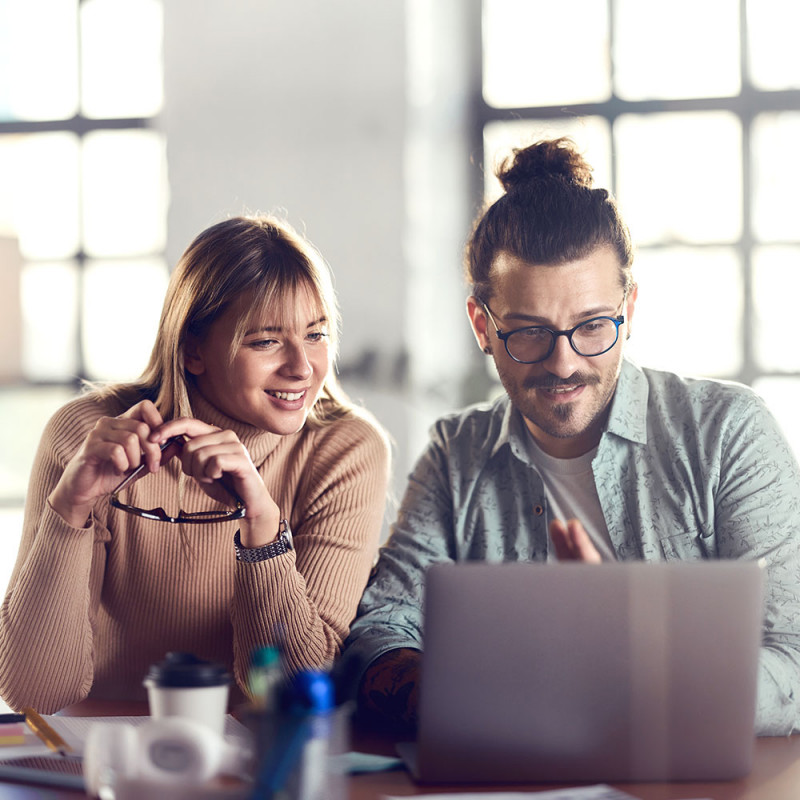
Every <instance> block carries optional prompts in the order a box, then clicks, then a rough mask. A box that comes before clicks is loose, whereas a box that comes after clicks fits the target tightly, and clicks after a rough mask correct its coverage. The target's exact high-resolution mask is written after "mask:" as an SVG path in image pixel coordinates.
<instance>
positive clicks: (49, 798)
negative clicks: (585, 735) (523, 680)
mask: <svg viewBox="0 0 800 800" xmlns="http://www.w3.org/2000/svg"><path fill="white" fill-rule="evenodd" d="M64 713H67V714H69V715H72V716H108V715H110V716H116V715H136V714H146V713H147V708H146V706H144V705H143V704H141V703H99V702H97V701H87V702H84V703H81V704H79V705H77V706H73V707H71V708H69V709H66V710H65V712H64ZM353 748H354V749H359V750H363V751H367V752H378V753H390V752H391V749H392V743H391V740H389V739H382V740H378V739H376V738H375V737H373V736H371V735H369V734H365V733H362V732H359V731H356V732H355V733H354V737H353ZM567 785H570V784H535V785H519V784H514V785H513V786H510V785H508V784H506V785H491V786H481V787H475V786H473V787H469V786H464V785H457V786H432V785H417V784H415V783H414V781H413V780H412V779H411V778H410V776H409V775H408V773H406V772H404V771H396V772H382V773H374V774H370V775H357V776H354V777H353V778H351V780H350V798H349V800H379V799H380V798H381V797H382V796H383V795H396V796H398V797H413V796H414V795H420V794H447V793H452V792H465V791H467V790H468V789H472V790H473V791H476V790H478V789H480V791H506V792H507V791H541V790H544V789H553V788H557V787H559V786H567ZM615 785H616V786H617V787H618V788H619V789H621V790H622V791H625V792H627V793H628V794H630V795H633V797H636V798H639V800H682V798H693V799H694V798H710V800H794V798H800V735H796V736H790V737H782V738H777V737H774V738H773V737H769V738H761V739H757V740H756V749H755V758H754V762H753V769H752V771H751V773H750V775H748V776H747V777H746V778H742V779H740V780H736V781H725V782H721V783H720V782H718V783H619V784H615ZM84 797H85V795H84V794H83V793H82V792H77V791H72V790H68V789H45V788H43V787H38V786H37V787H34V786H24V785H21V784H12V783H0V798H2V800H76V798H84Z"/></svg>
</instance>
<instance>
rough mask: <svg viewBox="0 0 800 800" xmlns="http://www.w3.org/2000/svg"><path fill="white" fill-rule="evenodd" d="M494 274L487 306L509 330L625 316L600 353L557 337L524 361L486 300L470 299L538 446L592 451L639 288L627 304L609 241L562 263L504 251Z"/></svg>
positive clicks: (562, 453)
mask: <svg viewBox="0 0 800 800" xmlns="http://www.w3.org/2000/svg"><path fill="white" fill-rule="evenodd" d="M491 276H492V277H491V282H492V290H493V291H492V296H491V299H490V300H489V306H490V308H491V310H492V314H493V315H494V318H495V321H496V323H497V326H498V328H499V329H500V330H501V331H502V332H504V333H505V332H508V331H513V330H515V329H517V328H523V327H526V326H531V325H543V326H546V327H548V328H552V329H553V330H556V331H560V330H569V329H570V328H573V327H575V326H576V325H578V324H579V323H581V322H585V321H586V320H588V319H591V318H592V317H598V316H607V317H614V316H616V315H618V314H623V315H624V316H625V322H624V324H623V325H621V326H620V328H619V339H618V340H617V343H616V344H615V345H614V346H613V347H612V348H611V349H610V350H609V351H608V352H606V353H603V354H602V355H599V356H594V357H586V356H581V355H579V354H578V353H576V352H575V350H573V349H572V347H571V346H570V343H569V341H568V339H567V337H566V336H559V337H557V338H556V344H555V349H554V350H553V352H552V353H551V354H550V355H549V356H548V357H547V358H546V359H545V360H544V361H540V362H539V363H537V364H520V363H518V362H517V361H514V359H512V358H511V356H509V355H508V353H507V352H506V349H505V346H504V344H503V342H502V341H501V340H500V339H498V337H497V334H496V332H495V328H494V325H493V324H492V322H491V320H489V319H488V317H487V315H486V312H485V311H484V309H483V306H482V305H480V304H479V303H478V302H477V301H476V300H475V298H470V299H469V300H468V301H467V307H468V312H469V315H470V320H471V322H472V326H473V330H474V332H475V336H476V337H477V339H478V343H479V344H480V346H481V348H483V349H485V348H486V347H489V348H490V349H491V352H492V356H493V357H494V361H495V365H496V366H497V372H498V374H499V375H500V380H501V381H502V383H503V386H504V387H505V390H506V392H508V395H509V397H510V398H511V402H512V403H513V404H514V406H515V407H516V408H517V409H518V410H519V411H520V412H521V413H522V415H523V416H524V418H525V422H526V424H527V426H528V429H529V430H530V432H531V434H532V435H533V437H534V438H535V439H536V441H537V442H538V444H539V446H540V447H541V448H542V449H543V450H544V451H545V452H546V453H549V454H550V455H552V456H555V457H557V458H574V457H576V456H579V455H582V454H583V453H586V452H588V451H589V450H591V449H592V448H593V447H595V446H596V445H597V444H598V443H599V441H600V436H601V433H602V430H603V425H604V424H605V421H606V417H607V415H608V408H609V404H610V402H611V398H612V396H613V395H614V390H615V388H616V386H617V379H618V378H619V373H620V369H621V366H622V353H623V349H624V342H625V338H626V337H627V335H628V331H629V329H630V328H629V326H630V320H631V318H632V316H633V308H634V302H635V300H636V288H635V287H634V288H633V289H632V290H631V291H629V292H628V296H627V298H626V302H625V304H624V307H623V306H622V300H623V289H622V287H621V286H620V273H619V261H618V259H617V256H616V254H615V253H614V251H613V250H612V249H611V248H608V247H601V248H598V249H597V250H595V251H594V252H593V253H591V254H590V255H589V256H587V257H586V258H583V259H580V260H578V261H572V262H569V263H567V264H563V265H560V266H547V265H538V264H529V263H527V262H525V261H522V260H521V259H518V258H516V257H515V256H512V255H510V254H508V253H502V252H501V253H500V254H498V256H497V258H496V259H495V261H494V264H493V265H492V272H491Z"/></svg>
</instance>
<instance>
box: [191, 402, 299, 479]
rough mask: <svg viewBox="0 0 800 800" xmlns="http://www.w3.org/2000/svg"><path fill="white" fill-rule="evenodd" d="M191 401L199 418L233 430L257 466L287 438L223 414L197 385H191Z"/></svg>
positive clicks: (193, 409)
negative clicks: (204, 395)
mask: <svg viewBox="0 0 800 800" xmlns="http://www.w3.org/2000/svg"><path fill="white" fill-rule="evenodd" d="M189 402H190V403H191V405H192V413H193V414H194V416H195V417H196V418H197V419H199V420H201V421H202V422H207V423H208V424H209V425H216V426H217V427H218V428H222V429H223V430H232V431H233V432H234V433H235V434H236V435H237V436H238V437H239V441H240V442H241V443H242V444H243V445H244V446H245V447H246V448H247V452H248V453H250V458H252V459H253V463H254V464H255V465H256V466H260V465H261V464H263V463H264V460H265V459H266V458H267V456H268V455H269V454H270V453H271V452H272V451H273V450H274V449H275V447H276V446H277V445H278V442H280V441H281V439H284V438H285V437H283V436H281V435H280V434H277V433H270V432H269V431H265V430H262V429H261V428H256V427H254V426H253V425H248V424H247V423H245V422H239V420H236V419H233V418H232V417H229V416H227V415H226V414H223V412H222V411H220V410H219V409H218V408H217V407H216V406H215V405H212V404H211V403H209V402H208V400H206V399H205V397H203V395H202V394H201V393H200V391H199V390H198V389H197V387H195V386H190V387H189ZM289 435H290V436H297V434H289Z"/></svg>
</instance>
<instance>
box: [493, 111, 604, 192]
mask: <svg viewBox="0 0 800 800" xmlns="http://www.w3.org/2000/svg"><path fill="white" fill-rule="evenodd" d="M559 136H570V137H572V139H573V140H574V141H575V143H576V144H577V145H578V147H579V148H580V150H581V152H582V153H583V155H584V156H585V158H586V160H587V161H588V162H589V164H591V165H592V167H594V173H593V175H594V183H595V186H600V187H603V188H604V189H606V188H610V187H611V134H610V131H609V127H608V122H607V121H606V120H605V119H602V118H601V117H583V118H578V117H571V118H569V119H558V120H515V121H513V122H490V123H489V124H488V125H486V126H485V127H484V129H483V152H484V157H483V163H484V181H485V187H484V193H485V195H486V199H487V200H488V201H489V202H492V201H494V200H496V199H497V198H498V197H499V196H500V195H501V194H502V191H503V189H502V187H501V186H500V181H498V180H497V178H496V177H495V174H494V171H495V167H496V166H497V165H498V164H500V163H501V162H502V160H503V159H504V158H505V157H506V156H508V155H510V154H511V149H512V148H518V147H525V146H526V145H529V144H532V143H533V142H535V141H538V140H539V139H553V138H556V137H559Z"/></svg>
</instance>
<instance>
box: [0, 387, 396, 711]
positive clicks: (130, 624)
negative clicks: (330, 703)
mask: <svg viewBox="0 0 800 800" xmlns="http://www.w3.org/2000/svg"><path fill="white" fill-rule="evenodd" d="M192 403H193V413H194V415H195V416H196V417H197V418H198V419H201V420H203V421H205V422H208V423H210V424H212V425H217V426H219V427H220V428H225V429H232V430H234V431H235V432H236V434H237V435H238V436H239V439H240V440H241V441H242V443H243V444H244V445H245V447H246V448H247V450H248V451H249V453H250V456H251V458H252V459H253V462H254V464H255V466H256V468H257V469H258V471H259V473H260V474H261V476H262V478H263V479H264V483H265V484H266V486H267V489H268V490H269V492H270V493H271V495H272V497H273V498H274V500H275V502H276V503H277V504H278V506H279V507H280V509H281V514H282V516H285V517H287V518H288V519H289V522H290V525H291V527H292V530H293V532H294V543H295V549H294V550H293V551H290V552H288V553H286V554H284V555H281V556H278V557H276V558H272V559H269V560H267V561H262V562H259V563H256V564H248V563H239V562H237V561H236V559H235V556H234V550H233V535H234V533H235V531H236V529H237V523H236V522H224V523H217V524H214V525H184V526H182V528H183V530H184V533H185V540H182V537H181V534H180V531H179V529H178V526H177V525H172V524H169V523H163V522H156V521H149V520H144V519H142V518H140V517H136V516H132V515H130V514H127V513H125V512H123V511H120V510H118V509H115V508H113V507H112V506H110V505H109V503H108V500H107V498H105V499H103V500H101V501H100V502H98V503H97V505H96V506H95V509H94V513H93V515H92V518H91V519H90V524H89V526H88V527H87V528H82V529H79V528H73V527H71V526H70V525H68V524H67V523H66V522H65V521H64V520H63V519H62V518H61V517H60V516H59V515H58V514H56V513H55V512H54V511H53V510H52V508H51V507H50V506H49V504H48V502H47V497H48V496H49V495H50V493H51V492H52V490H53V488H54V486H55V485H56V483H57V482H58V479H59V477H60V476H61V473H62V472H63V470H64V468H65V466H66V464H67V462H68V461H69V460H70V459H71V458H72V456H73V455H74V454H75V452H76V451H77V450H78V448H79V447H80V445H81V444H82V442H83V440H84V439H85V438H86V436H87V434H88V433H89V431H90V430H91V429H92V427H93V426H94V424H95V422H96V421H97V420H98V418H99V417H101V416H103V415H106V416H109V415H112V416H113V415H116V414H118V413H120V409H115V408H113V407H112V406H111V405H109V403H108V402H106V403H103V402H101V401H99V400H98V398H97V396H96V395H94V394H89V395H85V396H83V397H80V398H78V399H76V400H73V401H72V402H71V403H69V404H67V405H66V406H65V407H64V408H62V409H61V410H60V411H58V412H57V413H56V414H55V415H54V416H53V418H52V419H51V420H50V422H49V423H48V425H47V427H46V428H45V431H44V434H43V436H42V440H41V443H40V445H39V450H38V453H37V456H36V461H35V463H34V467H33V471H32V474H31V480H30V486H29V490H28V497H27V505H26V509H25V521H24V529H23V535H22V540H21V544H20V551H19V556H18V558H17V563H16V565H15V568H14V572H13V574H12V577H11V581H10V583H9V588H8V594H7V595H6V598H5V602H4V603H3V606H2V610H1V611H0V695H2V697H3V698H4V699H5V700H6V702H7V703H8V704H9V705H10V706H11V707H12V708H23V707H26V706H32V707H34V708H37V709H38V710H40V711H42V712H45V713H51V712H54V711H56V710H57V709H59V708H63V707H64V706H67V705H70V704H71V703H75V702H78V701H80V700H82V699H83V698H85V697H87V696H89V697H98V698H100V697H102V698H114V699H143V698H144V696H145V694H144V689H143V688H142V679H143V678H144V676H145V674H146V672H147V669H148V667H149V666H150V664H151V663H153V662H154V661H159V660H161V659H162V658H163V657H164V655H165V653H166V652H167V651H170V650H180V651H188V652H192V653H195V654H197V655H199V656H201V657H203V658H207V659H211V660H213V661H217V662H220V663H222V664H225V665H226V666H227V667H228V668H229V669H230V670H231V672H232V674H233V676H234V678H235V681H236V684H237V685H238V690H237V688H236V687H234V691H233V693H232V699H233V701H234V702H236V701H237V700H241V699H242V694H241V690H242V689H243V688H244V686H245V685H246V675H247V667H248V660H249V656H250V653H251V652H252V650H253V648H255V647H257V646H259V645H262V644H264V643H266V642H270V641H274V636H275V632H276V631H279V632H281V637H282V640H283V646H284V650H285V657H286V664H287V667H288V668H289V669H290V670H294V669H297V668H299V667H301V666H303V665H322V664H325V663H327V662H330V661H331V660H332V659H333V658H334V656H335V655H336V654H337V653H338V651H339V648H340V646H341V644H342V641H343V640H344V638H345V637H346V635H347V632H348V627H349V625H350V622H351V621H352V619H353V617H354V616H355V613H356V608H357V605H358V601H359V598H360V597H361V593H362V591H363V589H364V586H365V585H366V582H367V579H368V577H369V571H370V568H371V565H372V563H373V559H374V557H375V554H376V551H377V547H378V539H379V533H380V527H381V520H382V516H383V508H384V499H385V496H386V488H387V482H388V463H389V450H388V444H387V441H386V438H385V436H384V434H383V433H382V432H381V431H380V430H379V428H378V427H377V426H376V425H375V424H374V423H372V422H371V421H370V420H369V419H368V418H367V417H366V415H363V414H360V413H358V412H356V413H354V414H353V415H352V416H351V417H348V418H346V419H343V420H338V421H336V422H334V423H332V424H330V425H328V426H327V427H324V428H319V429H310V428H308V426H306V427H304V428H303V429H302V430H301V431H300V432H299V433H296V434H291V435H289V436H278V435H276V434H271V433H267V432H264V431H261V430H259V429H257V428H253V427H251V426H248V425H243V424H242V423H239V422H237V421H235V420H232V419H230V418H228V417H226V416H224V415H223V414H222V413H221V412H220V411H218V410H217V409H216V408H214V407H213V406H211V405H210V404H209V403H207V402H206V401H205V400H204V399H203V398H202V397H200V396H199V395H197V394H195V396H194V397H193V399H192ZM179 472H180V467H179V464H178V462H177V459H173V460H172V461H171V462H170V463H169V464H168V465H167V466H166V467H164V468H162V469H161V470H159V471H158V472H157V473H156V474H154V475H148V476H146V477H144V478H142V479H141V480H139V481H138V482H137V483H136V484H134V486H133V487H132V488H131V489H130V490H129V491H128V492H127V494H126V496H125V498H124V499H125V500H126V502H128V503H131V504H133V505H137V506H139V507H140V508H155V507H157V506H163V507H164V508H165V509H166V510H167V512H168V513H172V514H174V513H175V512H176V511H177V509H178V506H179V505H180V506H181V507H182V508H183V509H185V510H186V511H194V510H207V509H209V508H214V507H215V504H214V501H213V500H211V499H210V498H209V497H208V496H207V495H206V494H204V493H203V491H202V490H201V489H200V488H199V486H198V485H197V484H196V483H195V482H194V481H193V480H191V479H186V478H182V479H180V480H179ZM179 484H180V486H182V487H183V488H182V489H180V488H179ZM179 492H182V495H181V496H180V498H179Z"/></svg>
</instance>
